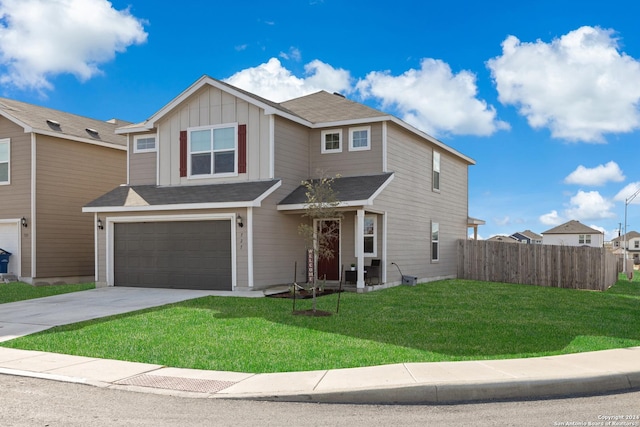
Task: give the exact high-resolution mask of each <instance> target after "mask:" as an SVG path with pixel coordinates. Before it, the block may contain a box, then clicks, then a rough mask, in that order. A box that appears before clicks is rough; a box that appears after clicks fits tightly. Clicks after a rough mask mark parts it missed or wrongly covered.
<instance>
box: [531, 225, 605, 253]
mask: <svg viewBox="0 0 640 427" xmlns="http://www.w3.org/2000/svg"><path fill="white" fill-rule="evenodd" d="M542 244H544V245H560V246H591V247H594V248H601V247H603V246H604V233H602V231H599V230H596V229H594V228H591V227H588V226H586V225H584V224H582V223H581V222H579V221H576V220H571V221H569V222H566V223H564V224H561V225H559V226H557V227H554V228H551V229H549V230H547V231H544V232H543V233H542Z"/></svg>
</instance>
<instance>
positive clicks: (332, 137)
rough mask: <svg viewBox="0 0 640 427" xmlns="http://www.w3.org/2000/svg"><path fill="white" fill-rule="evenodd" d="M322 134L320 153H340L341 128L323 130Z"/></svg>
mask: <svg viewBox="0 0 640 427" xmlns="http://www.w3.org/2000/svg"><path fill="white" fill-rule="evenodd" d="M321 136H322V153H341V152H342V130H340V129H333V130H323V131H322V133H321Z"/></svg>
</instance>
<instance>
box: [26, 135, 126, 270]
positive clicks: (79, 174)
mask: <svg viewBox="0 0 640 427" xmlns="http://www.w3.org/2000/svg"><path fill="white" fill-rule="evenodd" d="M36 162H37V163H36V171H37V175H36V209H37V214H36V219H35V224H36V227H37V234H36V247H37V254H36V272H35V274H34V277H46V278H48V277H64V276H93V275H94V222H93V220H94V218H93V215H90V214H84V213H82V207H83V206H84V205H85V204H87V203H88V202H90V201H92V200H93V199H95V198H97V197H99V196H101V195H103V194H104V193H106V192H108V191H110V190H112V189H113V188H114V187H116V186H118V185H120V184H123V183H125V181H126V152H125V151H122V150H114V149H109V148H105V147H99V146H96V145H92V144H86V143H81V142H74V141H68V140H63V139H58V138H53V137H45V136H38V139H37V144H36Z"/></svg>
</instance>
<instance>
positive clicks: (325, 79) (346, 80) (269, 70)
mask: <svg viewBox="0 0 640 427" xmlns="http://www.w3.org/2000/svg"><path fill="white" fill-rule="evenodd" d="M304 69H305V73H306V76H305V77H304V78H300V77H296V76H294V75H293V74H292V73H291V71H289V70H287V69H286V68H285V67H283V66H282V64H281V63H280V61H279V60H278V59H277V58H271V59H270V60H269V61H268V62H266V63H264V64H260V65H258V66H257V67H253V68H246V69H244V70H242V71H239V72H237V73H235V74H234V75H232V76H231V77H229V78H228V79H225V81H226V82H227V83H229V84H232V85H234V86H237V87H239V88H241V89H244V90H247V91H249V92H252V93H255V94H257V95H259V96H262V97H263V98H266V99H269V100H271V101H274V102H282V101H286V100H289V99H293V98H297V97H300V96H303V95H308V94H310V93H313V92H318V91H319V90H326V91H327V92H343V93H349V92H351V75H350V74H349V72H348V71H345V70H343V69H336V68H333V67H332V66H330V65H328V64H325V63H324V62H322V61H319V60H317V59H316V60H314V61H312V62H310V63H308V64H306V65H305V67H304Z"/></svg>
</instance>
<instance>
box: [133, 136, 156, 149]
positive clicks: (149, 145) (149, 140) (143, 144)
mask: <svg viewBox="0 0 640 427" xmlns="http://www.w3.org/2000/svg"><path fill="white" fill-rule="evenodd" d="M152 151H156V136H155V135H136V136H134V137H133V152H134V153H149V152H152Z"/></svg>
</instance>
